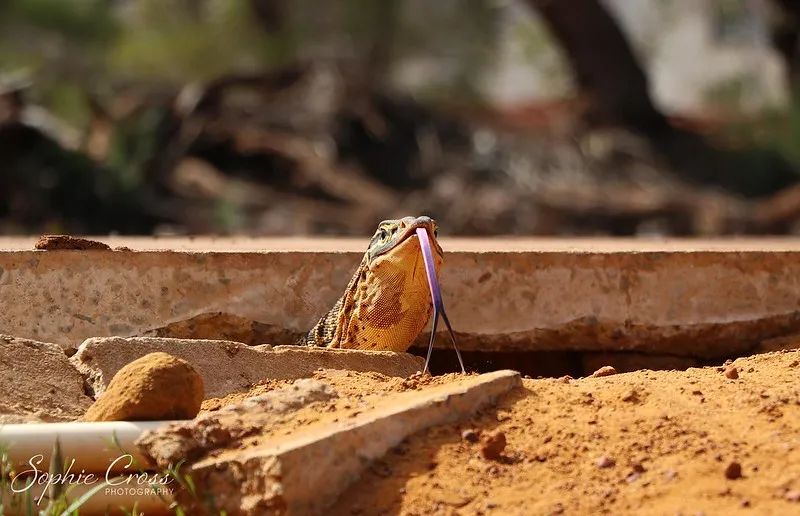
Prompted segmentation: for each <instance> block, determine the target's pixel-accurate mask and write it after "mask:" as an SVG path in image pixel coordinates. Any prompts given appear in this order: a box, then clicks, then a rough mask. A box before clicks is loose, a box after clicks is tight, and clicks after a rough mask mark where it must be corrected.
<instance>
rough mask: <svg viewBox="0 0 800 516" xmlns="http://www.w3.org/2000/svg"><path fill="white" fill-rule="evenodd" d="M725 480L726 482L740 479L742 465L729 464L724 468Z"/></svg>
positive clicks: (736, 463)
mask: <svg viewBox="0 0 800 516" xmlns="http://www.w3.org/2000/svg"><path fill="white" fill-rule="evenodd" d="M725 478H727V479H728V480H736V479H737V478H742V465H741V464H739V463H738V462H731V463H730V464H728V466H727V467H726V468H725Z"/></svg>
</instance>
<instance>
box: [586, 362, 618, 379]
mask: <svg viewBox="0 0 800 516" xmlns="http://www.w3.org/2000/svg"><path fill="white" fill-rule="evenodd" d="M612 374H617V370H616V369H614V368H613V367H611V366H609V365H607V366H603V367H601V368H600V369H598V370H596V371H595V372H593V373H592V378H600V377H601V376H611V375H612Z"/></svg>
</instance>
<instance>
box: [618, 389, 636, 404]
mask: <svg viewBox="0 0 800 516" xmlns="http://www.w3.org/2000/svg"><path fill="white" fill-rule="evenodd" d="M620 399H621V400H622V401H628V402H631V403H633V402H637V401H639V393H638V392H636V390H635V389H628V390H627V391H625V392H624V393H623V394H622V397H621V398H620Z"/></svg>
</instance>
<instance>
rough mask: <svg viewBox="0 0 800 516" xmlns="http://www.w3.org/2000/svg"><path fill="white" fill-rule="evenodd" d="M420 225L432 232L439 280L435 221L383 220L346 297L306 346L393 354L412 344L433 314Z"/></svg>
mask: <svg viewBox="0 0 800 516" xmlns="http://www.w3.org/2000/svg"><path fill="white" fill-rule="evenodd" d="M418 227H424V228H425V229H426V230H427V231H428V234H429V236H430V240H431V245H432V247H433V249H432V251H433V257H434V263H435V266H436V274H437V276H438V274H439V269H440V267H441V264H442V249H441V247H440V246H439V243H438V242H437V240H436V223H435V222H434V221H433V220H432V219H430V218H429V217H416V218H415V217H404V218H402V219H397V220H390V221H384V222H382V223H381V225H380V226H379V227H378V231H377V232H376V233H375V236H374V237H373V239H372V241H371V242H370V246H369V248H368V249H367V252H366V253H365V254H364V258H363V259H362V260H361V264H360V265H359V266H358V269H356V272H355V274H354V275H353V278H352V279H351V280H350V283H349V284H348V285H347V288H346V289H345V292H344V294H343V295H342V297H341V298H340V299H339V300H338V301H337V302H336V304H335V305H334V306H333V308H332V309H331V310H330V311H329V312H328V313H327V314H326V315H325V316H323V317H322V318H321V319H320V321H319V322H318V323H317V325H316V326H314V328H313V329H312V330H311V331H310V332H309V333H308V336H307V337H306V341H305V343H306V344H308V345H315V346H327V347H332V348H350V349H371V350H389V351H406V350H407V349H408V348H409V346H411V343H412V342H414V340H415V339H416V338H417V336H418V335H419V334H420V332H421V331H422V330H423V328H425V326H426V325H427V324H428V320H429V319H430V317H431V313H432V312H433V305H432V304H431V294H430V290H429V288H428V279H427V276H426V273H425V264H424V262H423V259H422V250H421V249H420V245H419V239H418V238H417V236H416V235H415V230H416V228H418Z"/></svg>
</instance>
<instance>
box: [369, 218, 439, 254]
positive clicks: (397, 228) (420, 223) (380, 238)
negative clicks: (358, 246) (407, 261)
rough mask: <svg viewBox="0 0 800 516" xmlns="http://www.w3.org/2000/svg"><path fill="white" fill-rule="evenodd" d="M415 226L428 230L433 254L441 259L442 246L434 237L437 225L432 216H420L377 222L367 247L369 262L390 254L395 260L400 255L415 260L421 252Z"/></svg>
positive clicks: (436, 233)
mask: <svg viewBox="0 0 800 516" xmlns="http://www.w3.org/2000/svg"><path fill="white" fill-rule="evenodd" d="M417 228H424V229H426V230H427V231H428V235H429V236H430V240H431V244H433V252H434V256H436V255H438V258H439V260H441V257H442V248H441V246H439V242H438V241H437V239H436V238H437V236H438V233H439V227H438V226H437V225H436V221H435V220H433V219H432V218H430V217H426V216H422V217H403V218H402V219H393V220H384V221H383V222H381V223H380V224H378V229H377V230H376V231H375V234H374V235H373V236H372V240H370V242H369V247H368V248H367V256H368V260H369V263H370V264H372V263H375V262H380V261H381V260H382V259H384V258H385V257H386V256H387V255H391V256H392V257H393V259H395V260H396V259H397V258H398V257H400V256H404V257H408V258H412V259H414V260H415V261H416V260H417V259H418V258H419V256H420V255H419V253H420V252H421V251H420V247H419V241H418V240H417V236H416V231H417Z"/></svg>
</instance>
